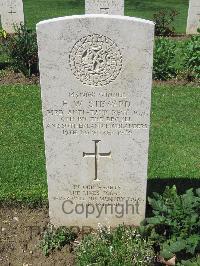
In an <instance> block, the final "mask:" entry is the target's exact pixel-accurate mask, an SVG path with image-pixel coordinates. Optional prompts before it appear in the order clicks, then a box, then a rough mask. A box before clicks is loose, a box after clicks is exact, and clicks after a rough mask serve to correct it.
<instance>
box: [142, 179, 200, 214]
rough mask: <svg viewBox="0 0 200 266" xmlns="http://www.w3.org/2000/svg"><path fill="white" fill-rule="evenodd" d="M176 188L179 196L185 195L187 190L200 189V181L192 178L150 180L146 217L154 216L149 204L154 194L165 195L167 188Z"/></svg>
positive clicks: (148, 183)
mask: <svg viewBox="0 0 200 266" xmlns="http://www.w3.org/2000/svg"><path fill="white" fill-rule="evenodd" d="M173 185H175V186H176V188H177V192H178V194H184V193H185V191H186V190H188V189H190V188H193V189H194V190H195V189H197V188H200V179H191V178H162V179H159V178H158V179H150V180H148V182H147V200H146V203H147V206H146V217H150V216H152V208H151V206H150V205H149V203H148V197H150V198H152V197H153V192H157V193H159V194H163V192H164V190H165V188H166V186H168V187H172V186H173Z"/></svg>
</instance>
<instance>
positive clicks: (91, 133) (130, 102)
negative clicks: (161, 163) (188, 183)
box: [37, 15, 154, 227]
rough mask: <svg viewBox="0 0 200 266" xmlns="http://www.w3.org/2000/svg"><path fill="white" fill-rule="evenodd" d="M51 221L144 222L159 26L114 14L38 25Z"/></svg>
mask: <svg viewBox="0 0 200 266" xmlns="http://www.w3.org/2000/svg"><path fill="white" fill-rule="evenodd" d="M37 36H38V48H39V60H40V77H41V88H42V106H43V124H44V135H45V152H46V165H47V175H48V190H49V208H50V219H51V222H52V223H53V224H54V225H56V226H59V225H66V226H74V225H77V226H92V227H97V226H98V223H101V224H106V225H111V226H116V225H118V224H121V223H125V224H135V225H139V223H140V222H141V221H142V220H143V219H144V216H145V207H146V183H147V164H148V144H149V126H150V103H151V80H152V60H153V59H152V58H153V56H152V55H153V36H154V24H153V23H152V22H149V21H145V20H141V19H136V18H129V17H122V16H110V15H86V16H72V17H64V18H58V19H53V20H48V21H45V22H41V23H39V24H38V25H37Z"/></svg>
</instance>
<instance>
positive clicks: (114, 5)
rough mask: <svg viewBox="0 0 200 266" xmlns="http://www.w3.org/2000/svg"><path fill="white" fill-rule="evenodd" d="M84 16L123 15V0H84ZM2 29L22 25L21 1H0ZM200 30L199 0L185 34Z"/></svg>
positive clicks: (193, 0) (194, 1)
mask: <svg viewBox="0 0 200 266" xmlns="http://www.w3.org/2000/svg"><path fill="white" fill-rule="evenodd" d="M85 13H86V14H112V15H124V0H86V1H85ZM0 16H1V25H2V28H3V29H4V30H5V31H6V32H8V33H13V32H14V25H18V26H19V24H20V23H24V12H23V2H22V0H0ZM198 28H200V0H190V1H189V9H188V19H187V29H186V33H187V34H196V33H197V29H198Z"/></svg>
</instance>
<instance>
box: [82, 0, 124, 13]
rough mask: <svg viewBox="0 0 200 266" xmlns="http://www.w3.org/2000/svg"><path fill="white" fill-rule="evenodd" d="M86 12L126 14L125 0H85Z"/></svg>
mask: <svg viewBox="0 0 200 266" xmlns="http://www.w3.org/2000/svg"><path fill="white" fill-rule="evenodd" d="M85 13H86V14H109V15H121V16H123V15H124V0H85Z"/></svg>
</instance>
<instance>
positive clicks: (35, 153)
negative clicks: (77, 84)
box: [0, 85, 200, 202]
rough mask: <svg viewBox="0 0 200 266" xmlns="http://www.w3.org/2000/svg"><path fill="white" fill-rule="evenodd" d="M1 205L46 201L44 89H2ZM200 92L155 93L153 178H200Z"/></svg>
mask: <svg viewBox="0 0 200 266" xmlns="http://www.w3.org/2000/svg"><path fill="white" fill-rule="evenodd" d="M0 105H1V110H2V114H1V116H0V128H1V129H0V134H1V136H0V137H1V144H0V145H1V149H0V169H1V170H0V200H7V201H8V200H10V199H15V200H22V199H23V200H24V201H26V200H28V202H31V201H33V202H37V201H39V202H40V201H41V200H46V199H47V183H46V172H45V157H44V141H43V129H42V113H41V99H40V89H39V87H38V86H20V85H18V86H16V85H15V86H1V87H0ZM199 117H200V90H199V88H192V87H186V86H185V87H164V86H158V87H154V89H153V97H152V121H151V125H152V126H151V138H150V139H151V141H150V142H151V143H150V151H149V174H148V175H149V179H154V180H156V178H157V177H160V178H162V179H164V178H171V177H174V178H179V177H188V178H199V177H200V149H199V147H200V138H199V132H200V119H199Z"/></svg>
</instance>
